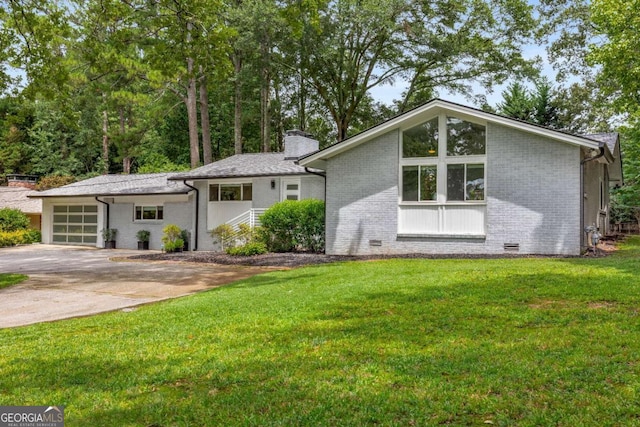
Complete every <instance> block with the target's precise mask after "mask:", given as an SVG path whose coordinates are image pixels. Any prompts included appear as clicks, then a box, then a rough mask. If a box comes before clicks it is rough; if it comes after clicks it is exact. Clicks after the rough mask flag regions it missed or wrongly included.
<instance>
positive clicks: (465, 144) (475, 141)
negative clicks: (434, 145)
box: [447, 117, 486, 156]
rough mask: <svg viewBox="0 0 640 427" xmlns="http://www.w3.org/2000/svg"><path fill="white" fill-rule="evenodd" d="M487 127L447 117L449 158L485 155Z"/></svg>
mask: <svg viewBox="0 0 640 427" xmlns="http://www.w3.org/2000/svg"><path fill="white" fill-rule="evenodd" d="M485 141H486V131H485V127H484V126H482V125H478V124H475V123H471V122H467V121H464V120H460V119H457V118H455V117H447V156H473V155H484V153H485Z"/></svg>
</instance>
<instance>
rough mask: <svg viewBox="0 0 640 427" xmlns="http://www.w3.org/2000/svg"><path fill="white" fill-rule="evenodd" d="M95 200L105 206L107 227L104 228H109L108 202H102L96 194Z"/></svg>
mask: <svg viewBox="0 0 640 427" xmlns="http://www.w3.org/2000/svg"><path fill="white" fill-rule="evenodd" d="M96 202H100V203H102V204H103V205H105V206H106V207H107V227H106V228H109V203H107V202H103V201H102V200H100V199H98V196H96Z"/></svg>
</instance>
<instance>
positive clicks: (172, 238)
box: [162, 224, 184, 252]
mask: <svg viewBox="0 0 640 427" xmlns="http://www.w3.org/2000/svg"><path fill="white" fill-rule="evenodd" d="M162 232H163V233H164V235H163V236H162V244H163V245H164V250H165V251H167V252H182V248H183V246H184V240H182V238H181V237H180V236H181V235H182V230H180V227H178V226H177V225H175V224H169V225H167V226H166V227H164V228H163V229H162Z"/></svg>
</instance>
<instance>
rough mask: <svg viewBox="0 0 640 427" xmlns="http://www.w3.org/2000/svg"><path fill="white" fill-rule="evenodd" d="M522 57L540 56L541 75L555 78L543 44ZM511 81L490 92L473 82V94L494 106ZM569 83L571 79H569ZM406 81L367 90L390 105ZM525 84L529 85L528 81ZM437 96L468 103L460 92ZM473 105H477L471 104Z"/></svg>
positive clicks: (528, 49) (526, 52)
mask: <svg viewBox="0 0 640 427" xmlns="http://www.w3.org/2000/svg"><path fill="white" fill-rule="evenodd" d="M523 54H524V57H525V58H527V59H532V58H535V57H536V56H538V57H540V58H541V60H542V75H543V76H546V77H547V78H548V79H549V81H550V82H552V84H553V83H554V82H555V80H556V72H555V71H554V70H553V66H552V65H551V64H550V63H549V60H548V59H547V54H546V51H545V46H538V45H529V46H526V47H525V49H524V50H523ZM512 82H513V81H507V82H506V83H505V84H503V85H499V86H496V87H495V88H494V89H493V91H492V92H491V93H488V92H487V91H486V90H485V89H484V88H482V87H481V86H480V85H478V84H475V85H472V87H473V91H474V95H485V96H486V98H487V102H488V103H489V105H492V106H494V107H495V106H496V104H498V103H499V102H501V101H502V91H504V90H505V89H506V88H507V86H508V85H509V84H510V83H512ZM569 83H571V81H569ZM407 86H408V82H407V81H406V80H402V79H396V82H395V84H393V85H388V84H387V85H381V86H377V87H375V88H373V89H371V90H370V91H369V92H370V93H371V96H372V97H373V98H374V99H375V100H376V101H378V102H382V103H384V104H387V105H390V104H391V103H392V101H393V100H394V99H399V98H400V96H401V94H402V92H403V91H404V90H405V89H406V88H407ZM527 86H529V87H530V86H531V83H530V82H529V83H528V84H527ZM439 98H442V99H445V100H447V101H452V102H457V103H460V104H464V105H470V101H469V100H468V99H467V98H466V97H464V96H463V95H460V94H451V93H448V92H441V93H439ZM471 106H473V107H478V105H471Z"/></svg>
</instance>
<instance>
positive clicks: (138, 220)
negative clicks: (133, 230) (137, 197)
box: [133, 204, 164, 223]
mask: <svg viewBox="0 0 640 427" xmlns="http://www.w3.org/2000/svg"><path fill="white" fill-rule="evenodd" d="M138 208H141V209H142V212H143V216H144V208H155V209H156V219H143V218H141V219H136V211H137V210H138ZM158 208H162V219H157V218H158ZM162 221H164V204H159V205H157V204H155V205H150V204H135V205H134V206H133V222H137V223H141V222H151V223H159V222H162Z"/></svg>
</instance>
